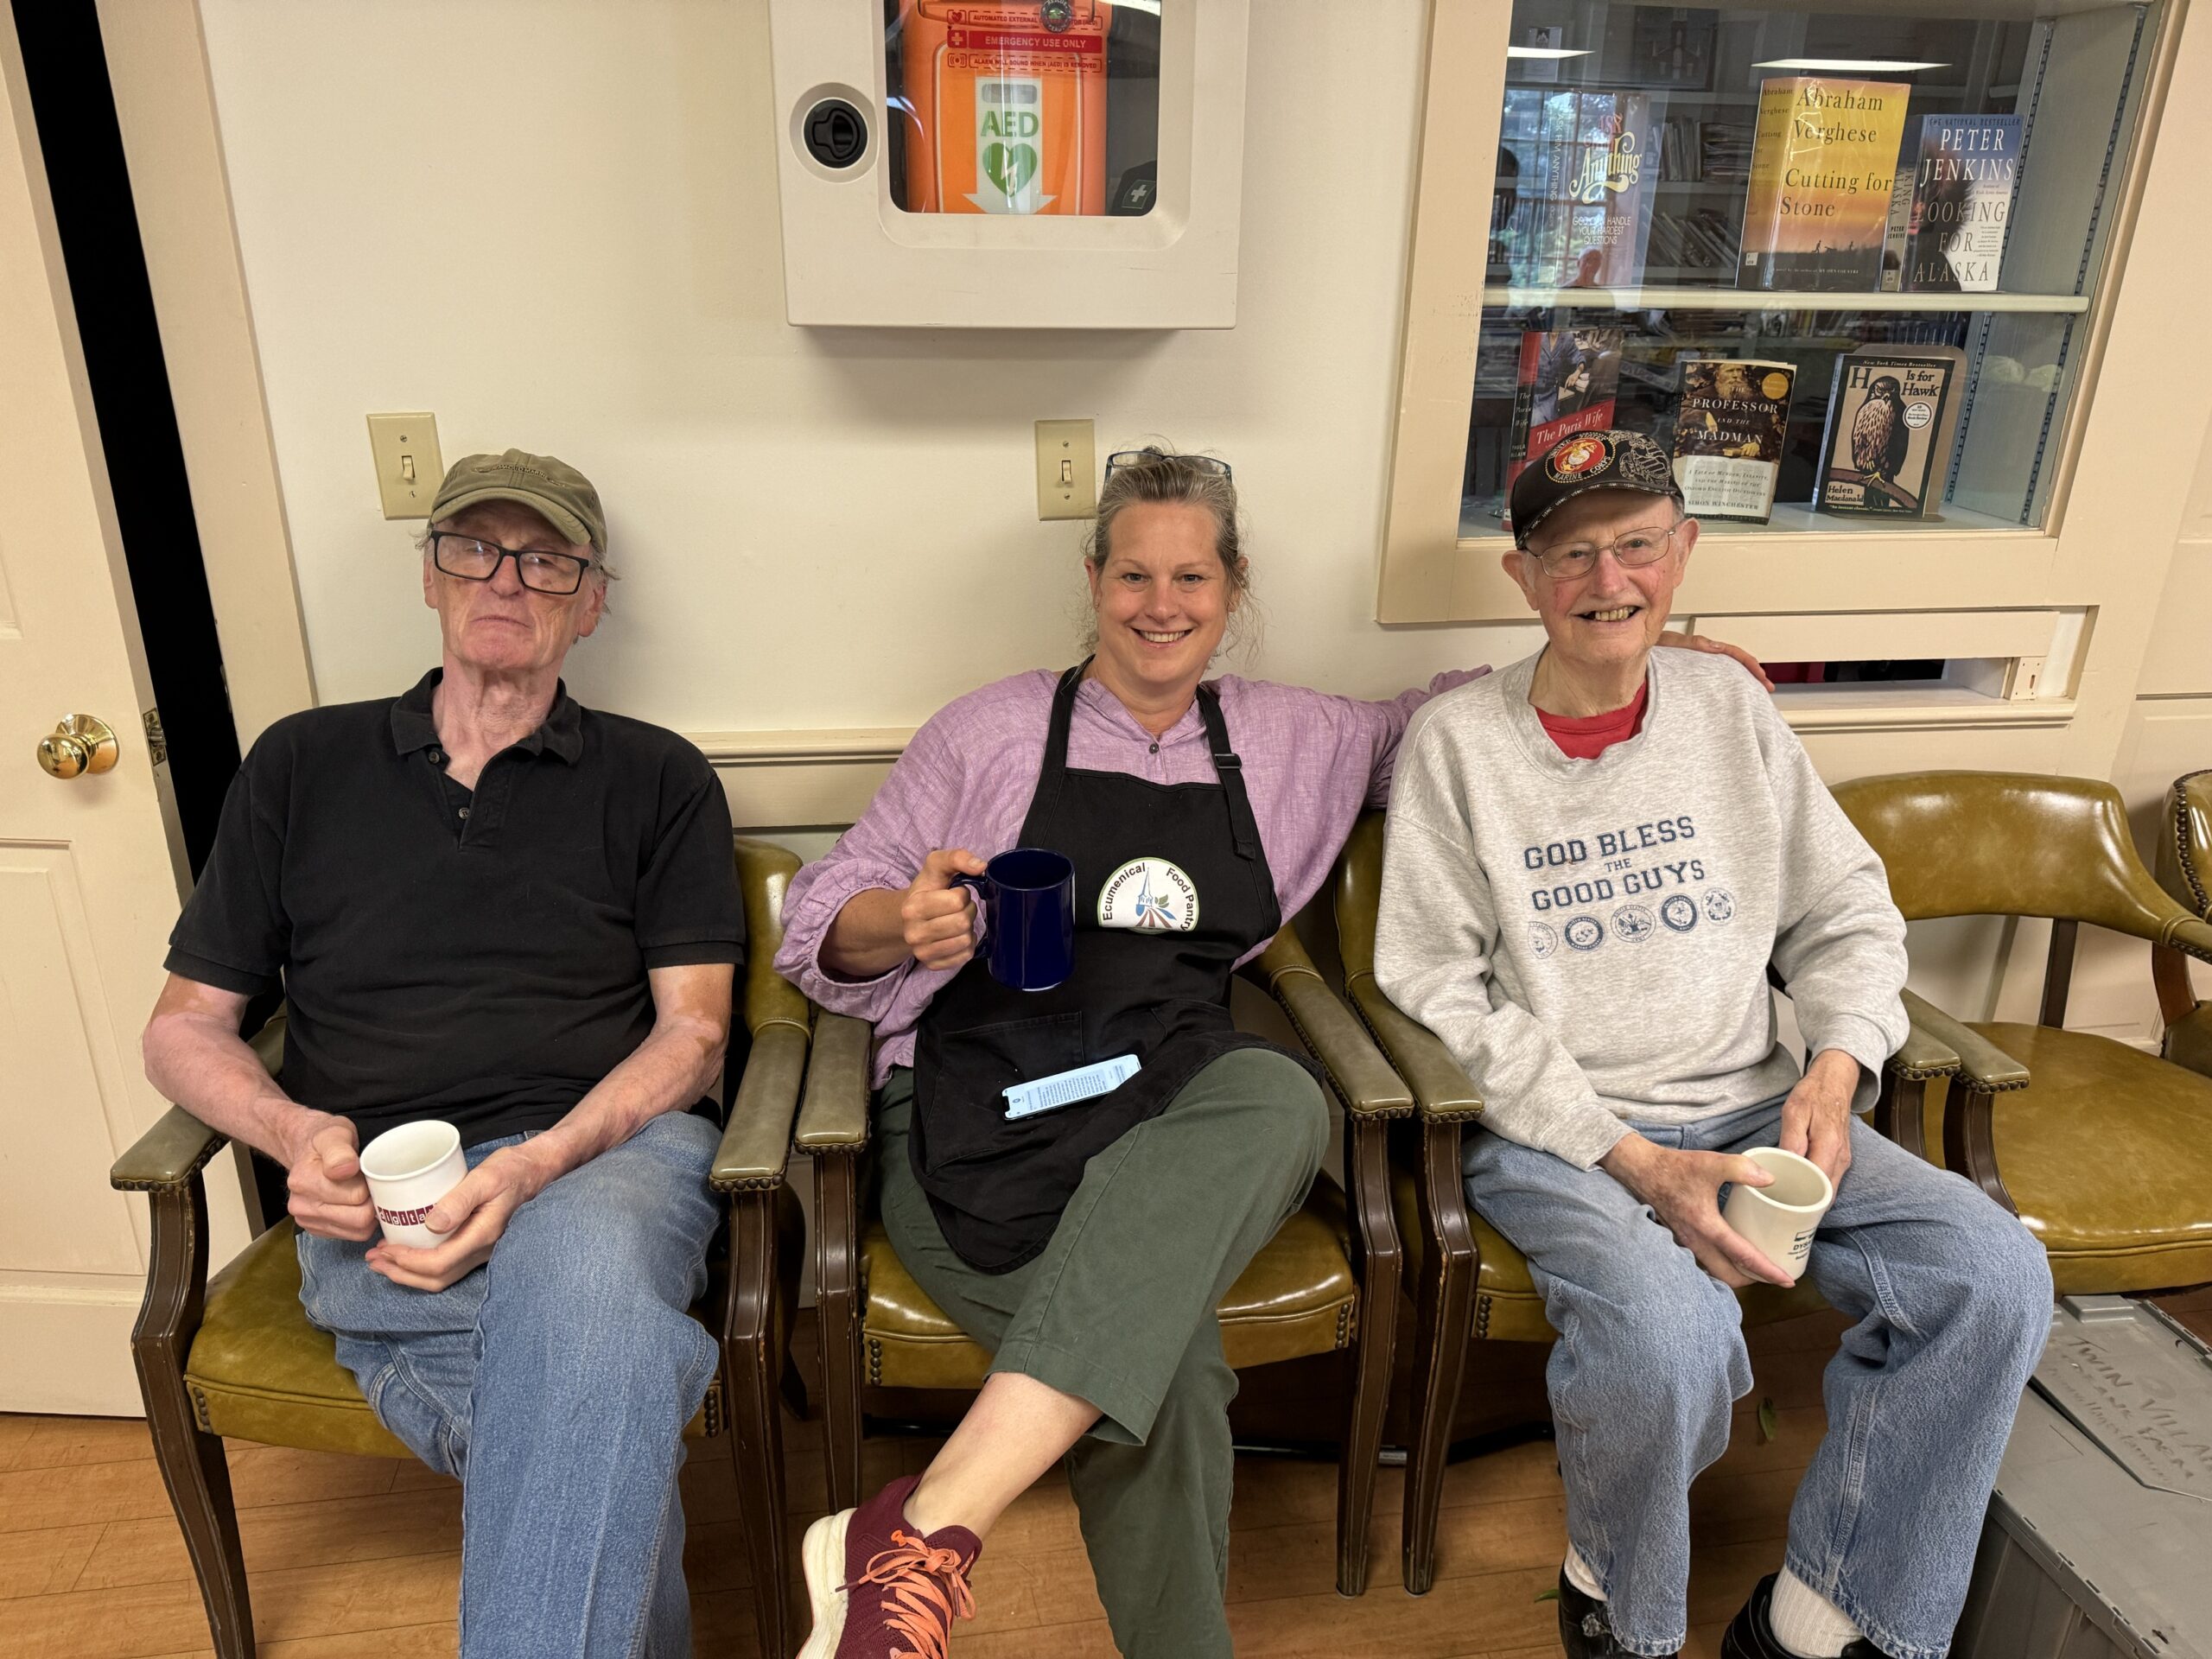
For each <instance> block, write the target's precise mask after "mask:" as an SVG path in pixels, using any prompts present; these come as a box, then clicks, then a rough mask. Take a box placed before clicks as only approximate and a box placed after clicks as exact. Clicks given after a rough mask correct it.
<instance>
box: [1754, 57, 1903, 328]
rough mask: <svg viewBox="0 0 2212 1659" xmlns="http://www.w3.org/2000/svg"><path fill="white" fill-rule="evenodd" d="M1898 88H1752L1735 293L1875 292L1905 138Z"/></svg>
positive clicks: (1825, 82) (1830, 78) (1804, 79)
mask: <svg viewBox="0 0 2212 1659" xmlns="http://www.w3.org/2000/svg"><path fill="white" fill-rule="evenodd" d="M1911 93H1912V88H1911V87H1910V86H1908V85H1906V84H1905V83H1904V82H1903V81H1896V80H1860V79H1856V78H1854V77H1851V76H1844V75H1789V76H1784V77H1782V78H1780V79H1770V80H1763V81H1761V82H1760V83H1759V113H1758V126H1757V127H1756V128H1755V129H1754V130H1753V131H1752V134H1751V182H1750V184H1749V186H1748V187H1747V188H1746V189H1745V194H1744V234H1743V241H1742V248H1743V252H1742V256H1741V263H1740V264H1738V266H1737V268H1736V286H1737V287H1738V288H1764V289H1856V290H1858V291H1859V292H1860V293H1862V294H1871V293H1872V292H1874V291H1875V290H1876V289H1878V288H1879V287H1880V286H1881V277H1882V251H1883V241H1884V238H1885V235H1886V233H1887V232H1888V229H1889V220H1890V198H1891V193H1892V192H1893V191H1894V190H1895V188H1896V186H1897V149H1898V146H1899V145H1900V144H1901V143H1903V142H1904V111H1905V101H1906V99H1908V98H1910V96H1911Z"/></svg>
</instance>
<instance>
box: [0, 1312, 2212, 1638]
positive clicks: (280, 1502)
mask: <svg viewBox="0 0 2212 1659" xmlns="http://www.w3.org/2000/svg"><path fill="white" fill-rule="evenodd" d="M2200 1304H2201V1306H2200ZM2176 1311H2177V1312H2180V1313H2183V1317H2186V1318H2190V1322H2191V1323H2192V1324H2195V1325H2198V1326H2199V1328H2200V1329H2205V1328H2212V1296H2207V1295H2206V1294H2204V1293H2199V1294H2197V1296H2196V1297H2195V1298H2192V1299H2191V1301H2190V1305H2189V1306H2185V1307H2183V1308H2177V1310H2176ZM1841 1328H1842V1322H1841V1320H1840V1319H1839V1318H1838V1317H1837V1316H1835V1315H1833V1314H1827V1313H1821V1314H1815V1315H1813V1316H1810V1317H1808V1318H1806V1319H1798V1320H1794V1321H1792V1322H1790V1323H1789V1324H1787V1325H1772V1326H1769V1327H1766V1328H1765V1329H1764V1330H1760V1331H1756V1332H1752V1333H1751V1350H1752V1357H1753V1366H1754V1370H1755V1372H1756V1375H1757V1378H1758V1383H1757V1386H1756V1387H1755V1389H1753V1391H1752V1393H1751V1396H1750V1397H1749V1398H1748V1399H1746V1400H1745V1402H1743V1403H1742V1405H1741V1406H1739V1407H1738V1411H1737V1414H1736V1425H1735V1433H1734V1437H1733V1440H1732V1443H1731V1445H1730V1446H1729V1448H1728V1452H1727V1455H1726V1457H1724V1458H1723V1459H1721V1460H1720V1462H1719V1464H1717V1465H1714V1466H1713V1468H1712V1469H1710V1470H1708V1471H1707V1472H1706V1474H1705V1476H1704V1478H1701V1479H1700V1481H1699V1482H1698V1484H1697V1485H1696V1487H1695V1489H1694V1491H1693V1493H1692V1496H1691V1509H1692V1514H1693V1525H1694V1529H1695V1539H1696V1548H1695V1552H1694V1557H1693V1562H1692V1567H1691V1579H1690V1621H1691V1626H1692V1630H1691V1639H1690V1643H1689V1646H1688V1649H1685V1651H1686V1652H1687V1653H1688V1654H1690V1655H1693V1656H1697V1659H1713V1656H1715V1655H1716V1654H1717V1652H1718V1650H1719V1631H1720V1627H1721V1626H1722V1625H1723V1624H1726V1621H1727V1620H1728V1618H1730V1617H1731V1616H1732V1614H1733V1613H1734V1611H1735V1610H1736V1608H1737V1607H1738V1605H1739V1604H1740V1603H1741V1602H1742V1600H1743V1599H1744V1597H1745V1594H1746V1593H1747V1592H1748V1591H1749V1590H1750V1588H1751V1585H1752V1584H1753V1582H1754V1581H1755V1580H1757V1579H1758V1575H1759V1574H1761V1573H1767V1572H1771V1571H1772V1570H1773V1569H1774V1567H1776V1566H1777V1563H1778V1562H1779V1561H1780V1559H1781V1555H1782V1539H1783V1529H1784V1526H1785V1523H1786V1522H1787V1519H1788V1516H1789V1499H1790V1495H1791V1493H1792V1492H1793V1491H1795V1489H1796V1483H1797V1478H1798V1475H1799V1473H1800V1471H1802V1469H1803V1468H1804V1466H1805V1465H1806V1463H1807V1462H1808V1460H1809V1459H1810V1458H1811V1456H1812V1452H1813V1448H1814V1446H1815V1445H1816V1444H1817V1443H1818V1442H1819V1440H1820V1437H1821V1433H1823V1432H1824V1429H1825V1427H1826V1416H1825V1414H1824V1413H1823V1412H1822V1410H1821V1396H1820V1379H1821V1367H1822V1366H1823V1365H1824V1364H1825V1363H1827V1358H1828V1356H1829V1355H1830V1354H1831V1353H1832V1352H1833V1351H1834V1345H1835V1337H1836V1333H1837V1332H1839V1331H1840V1329H1841ZM1762 1398H1770V1399H1771V1400H1772V1401H1773V1402H1774V1406H1775V1413H1774V1424H1775V1433H1774V1435H1773V1438H1772V1439H1771V1440H1765V1439H1764V1438H1763V1437H1762V1435H1761V1433H1760V1431H1759V1427H1758V1402H1759V1401H1760V1400H1761V1399H1762ZM786 1433H788V1434H789V1436H790V1452H791V1458H790V1463H791V1482H790V1492H791V1512H792V1513H791V1524H792V1526H793V1527H794V1529H797V1528H798V1527H801V1526H803V1525H804V1522H806V1521H807V1520H809V1519H810V1518H811V1517H812V1516H813V1515H815V1514H817V1513H818V1512H819V1511H820V1510H821V1508H822V1506H823V1503H825V1501H826V1498H825V1494H824V1488H823V1472H822V1458H821V1452H820V1449H819V1440H818V1435H817V1431H816V1429H815V1428H813V1427H810V1425H807V1424H804V1423H800V1422H797V1421H789V1420H787V1424H786ZM930 1449H931V1442H929V1441H926V1440H871V1441H870V1442H868V1446H867V1452H866V1457H867V1463H868V1467H867V1469H866V1471H865V1476H866V1481H867V1484H868V1487H869V1489H870V1490H873V1488H874V1485H875V1484H880V1482H882V1481H885V1480H887V1479H890V1478H893V1476H894V1475H896V1474H898V1473H899V1472H900V1471H912V1470H918V1469H919V1468H920V1467H921V1466H922V1465H923V1464H924V1463H925V1461H926V1460H927V1459H928V1456H929V1452H930ZM230 1458H231V1471H232V1479H233V1481H234V1482H235V1483H236V1484H237V1489H238V1506H239V1515H240V1525H241V1529H242V1530H243V1532H244V1535H245V1557H246V1565H247V1569H248V1575H249V1580H250V1582H251V1586H252V1591H253V1611H254V1624H255V1629H256V1631H257V1635H258V1637H259V1639H260V1643H261V1652H262V1653H263V1654H264V1656H266V1659H434V1656H445V1655H450V1654H452V1653H453V1652H454V1630H453V1609H454V1598H455V1596H456V1594H457V1592H458V1586H459V1581H460V1564H461V1558H460V1543H461V1521H460V1509H461V1505H460V1491H459V1488H458V1487H457V1486H456V1485H455V1484H454V1483H453V1482H451V1481H449V1480H447V1479H444V1478H442V1477H440V1476H436V1475H433V1474H431V1473H430V1472H429V1471H427V1470H425V1469H423V1468H422V1467H421V1466H419V1465H415V1464H411V1463H397V1462H390V1461H383V1460H377V1459H363V1458H346V1457H335V1456H329V1455H325V1454H320V1453H312V1452H288V1451H282V1450H278V1449H276V1448H273V1447H268V1446H245V1445H240V1444H236V1443H234V1444H233V1445H232V1447H231V1451H230ZM683 1490H684V1500H685V1503H684V1507H685V1510H686V1513H687V1515H688V1516H689V1519H690V1540H689V1542H688V1544H687V1547H686V1548H685V1552H684V1560H685V1567H686V1571H687V1573H689V1575H690V1586H691V1603H692V1608H693V1612H694V1619H695V1628H696V1649H697V1652H698V1653H699V1655H700V1656H702V1659H718V1656H724V1655H728V1656H757V1655H758V1653H759V1649H758V1644H757V1643H756V1642H755V1640H754V1637H753V1605H752V1592H751V1589H750V1587H749V1586H748V1585H747V1577H746V1572H745V1568H744V1566H743V1564H742V1554H743V1552H742V1549H741V1539H740V1538H739V1536H738V1532H737V1520H736V1516H737V1491H736V1487H735V1484H734V1481H733V1479H732V1478H731V1470H730V1465H729V1462H728V1440H727V1438H725V1439H723V1440H715V1441H709V1442H706V1443H705V1444H703V1445H702V1446H694V1448H693V1455H692V1461H691V1463H690V1465H689V1466H688V1467H686V1469H685V1470H684V1471H683ZM1401 1490H1402V1483H1401V1477H1400V1475H1399V1473H1398V1471H1395V1470H1385V1471H1383V1474H1382V1478H1381V1479H1380V1482H1379V1490H1378V1492H1377V1495H1376V1516H1375V1521H1376V1524H1375V1548H1374V1556H1373V1570H1372V1576H1371V1583H1370V1588H1369V1590H1368V1592H1367V1593H1366V1594H1365V1595H1364V1596H1363V1597H1361V1598H1359V1599H1357V1600H1346V1599H1343V1598H1341V1597H1339V1596H1338V1595H1337V1594H1336V1593H1335V1592H1334V1589H1333V1587H1332V1586H1333V1579H1334V1571H1335V1548H1334V1516H1335V1505H1336V1474H1335V1470H1334V1467H1333V1465H1327V1464H1319V1463H1300V1462H1293V1461H1287V1460H1282V1459H1268V1458H1247V1459H1243V1461H1242V1462H1240V1464H1239V1465H1238V1468H1237V1472H1236V1509H1235V1515H1234V1520H1233V1523H1232V1524H1233V1528H1234V1541H1233V1543H1232V1546H1231V1550H1230V1573H1229V1597H1230V1624H1231V1625H1232V1626H1233V1627H1234V1629H1235V1631H1236V1650H1237V1652H1238V1654H1239V1655H1240V1656H1242V1659H1273V1656H1278V1655H1282V1656H1288V1655H1329V1656H1335V1659H1365V1656H1376V1659H1380V1656H1386V1655H1387V1656H1391V1659H1475V1656H1491V1659H1537V1656H1554V1655H1556V1654H1557V1653H1558V1651H1559V1647H1558V1640H1557V1635H1556V1630H1557V1624H1556V1616H1555V1613H1554V1609H1553V1606H1552V1604H1551V1603H1550V1602H1548V1601H1543V1602H1540V1601H1538V1600H1537V1599H1536V1597H1537V1596H1538V1595H1539V1594H1540V1593H1541V1592H1543V1591H1545V1590H1547V1589H1548V1588H1550V1587H1551V1586H1552V1584H1553V1583H1554V1580H1555V1578H1556V1575H1557V1573H1558V1571H1559V1562H1560V1555H1561V1553H1562V1551H1563V1548H1564V1546H1565V1539H1566V1533H1565V1527H1564V1519H1563V1502H1562V1499H1561V1497H1560V1484H1559V1476H1558V1472H1557V1470H1556V1468H1555V1465H1554V1461H1553V1451H1552V1447H1551V1446H1550V1444H1549V1443H1548V1442H1541V1441H1539V1442H1533V1443H1530V1444H1527V1445H1523V1446H1516V1447H1513V1448H1511V1449H1510V1450H1506V1451H1503V1452H1493V1453H1491V1454H1490V1455H1488V1456H1485V1457H1481V1458H1476V1459H1470V1460H1468V1461H1466V1462H1464V1463H1460V1464H1457V1465H1453V1467H1452V1470H1451V1472H1450V1475H1449V1477H1448V1478H1447V1481H1446V1486H1445V1494H1444V1503H1445V1511H1444V1522H1443V1531H1442V1543H1441V1548H1440V1551H1439V1566H1438V1573H1439V1576H1438V1581H1437V1585H1436V1588H1435V1589H1434V1590H1433V1592H1431V1593H1430V1594H1428V1595H1427V1596H1424V1597H1421V1598H1419V1599H1414V1598H1413V1597H1409V1596H1408V1595H1407V1594H1406V1593H1405V1591H1404V1589H1403V1588H1402V1586H1401V1585H1400V1584H1399V1583H1398V1503H1399V1501H1400V1493H1401ZM974 1583H975V1590H976V1605H977V1610H978V1611H977V1616H976V1619H975V1621H974V1622H973V1623H972V1624H965V1625H963V1626H961V1627H960V1628H959V1630H958V1631H957V1634H956V1637H955V1640H954V1643H953V1650H954V1653H955V1654H956V1655H957V1659H1016V1656H1023V1659H1027V1656H1032V1655H1037V1654H1041V1653H1050V1654H1052V1655H1054V1656H1056V1659H1111V1656H1112V1655H1113V1653H1114V1647H1113V1643H1112V1642H1111V1640H1110V1639H1109V1637H1108V1634H1107V1630H1106V1624H1105V1620H1104V1618H1103V1615H1102V1613H1101V1612H1100V1611H1099V1606H1098V1600H1097V1597H1096V1593H1095V1592H1094V1591H1093V1589H1092V1587H1091V1581H1090V1568H1089V1567H1088V1565H1087V1563H1086V1562H1085V1560H1084V1554H1083V1546H1082V1541H1081V1539H1080V1537H1079V1535H1078V1534H1077V1527H1076V1518H1075V1511H1074V1508H1073V1505H1072V1504H1071V1502H1070V1500H1069V1498H1068V1495H1067V1489H1066V1486H1065V1483H1064V1482H1063V1481H1062V1480H1060V1479H1059V1478H1058V1476H1057V1475H1055V1476H1054V1477H1052V1478H1049V1479H1048V1480H1046V1481H1045V1482H1043V1483H1040V1484H1039V1486H1038V1487H1037V1488H1036V1489H1035V1490H1034V1491H1031V1492H1030V1493H1029V1494H1028V1495H1027V1497H1024V1498H1023V1499H1021V1501H1020V1502H1019V1503H1016V1504H1015V1505H1014V1508H1013V1510H1010V1511H1009V1512H1008V1514H1007V1517H1006V1519H1005V1521H1004V1522H1002V1523H1001V1526H1000V1528H999V1529H998V1530H997V1531H996V1532H995V1533H994V1534H993V1535H992V1537H991V1540H990V1542H989V1545H988V1548H987V1549H986V1551H985V1553H984V1555H983V1559H982V1561H981V1562H980V1563H979V1565H978V1567H977V1568H976V1574H975V1580H974ZM1047 1632H1049V1635H1047V1634H1046V1633H1047ZM210 1652H211V1649H209V1648H208V1646H207V1623H206V1619H205V1616H204V1614H203V1613H202V1611H201V1608H200V1594H199V1592H198V1590H197V1588H196V1587H195V1586H194V1583H193V1580H192V1577H191V1570H190V1567H189V1565H188V1562H187V1560H186V1558H185V1553H184V1546H183V1542H182V1541H181V1538H180V1537H179V1535H178V1533H177V1529H176V1524H175V1520H174V1519H173V1518H172V1516H171V1514H170V1510H169V1505H168V1497H167V1495H166V1493H165V1492H164V1491H163V1490H162V1480H161V1476H160V1474H159V1473H158V1471H156V1468H155V1466H154V1463H153V1460H152V1456H151V1452H150V1450H149V1445H148V1441H147V1438H146V1429H145V1426H144V1424H143V1423H141V1422H137V1421H124V1420H115V1419H106V1418H70V1417H20V1416H18V1417H10V1416H0V1654H4V1655H6V1656H9V1659H151V1656H168V1655H205V1654H208V1653H210Z"/></svg>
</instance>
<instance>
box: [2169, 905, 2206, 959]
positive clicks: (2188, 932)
mask: <svg viewBox="0 0 2212 1659" xmlns="http://www.w3.org/2000/svg"><path fill="white" fill-rule="evenodd" d="M2159 943H2161V944H2170V945H2171V946H2172V947H2173V948H2174V949H2175V950H2178V951H2180V952H2181V953H2182V954H2183V956H2185V957H2196V960H2197V961H2199V962H2208V963H2212V924H2208V923H2204V922H2200V921H2198V920H2197V919H2196V918H2195V917H2194V916H2191V917H2189V918H2186V919H2184V920H2182V921H2179V922H2177V923H2175V924H2174V925H2172V926H2171V928H2169V929H2167V931H2166V937H2165V938H2164V939H2162V940H2161V941H2159Z"/></svg>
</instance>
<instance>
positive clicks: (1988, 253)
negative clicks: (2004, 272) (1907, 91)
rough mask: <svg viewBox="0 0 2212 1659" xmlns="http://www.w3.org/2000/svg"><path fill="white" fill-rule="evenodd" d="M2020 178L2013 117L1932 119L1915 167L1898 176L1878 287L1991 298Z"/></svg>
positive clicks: (1923, 128) (1925, 123)
mask: <svg viewBox="0 0 2212 1659" xmlns="http://www.w3.org/2000/svg"><path fill="white" fill-rule="evenodd" d="M2019 171H2020V118H2019V117H2018V116H2017V115H1930V116H1926V117H1923V118H1922V120H1921V123H1920V151H1919V156H1918V160H1917V162H1916V164H1915V165H1914V166H1913V167H1912V168H1910V169H1909V170H1908V169H1906V168H1898V170H1897V188H1896V190H1895V192H1894V193H1893V194H1891V198H1890V230H1889V252H1888V254H1887V255H1886V256H1885V261H1884V269H1883V271H1882V286H1883V287H1884V288H1885V289H1891V290H1895V289H1903V290H1904V292H1906V293H1908V294H1911V293H1940V294H1993V293H1994V292H1996V290H1997V274H1998V270H1999V266H2000V264H2002V262H2003V260H2004V257H2005V231H2006V229H2007V228H2008V227H2009V226H2010V225H2011V223H2012V189H2013V186H2014V184H2015V183H2016V182H2017V181H2018V177H2019Z"/></svg>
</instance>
